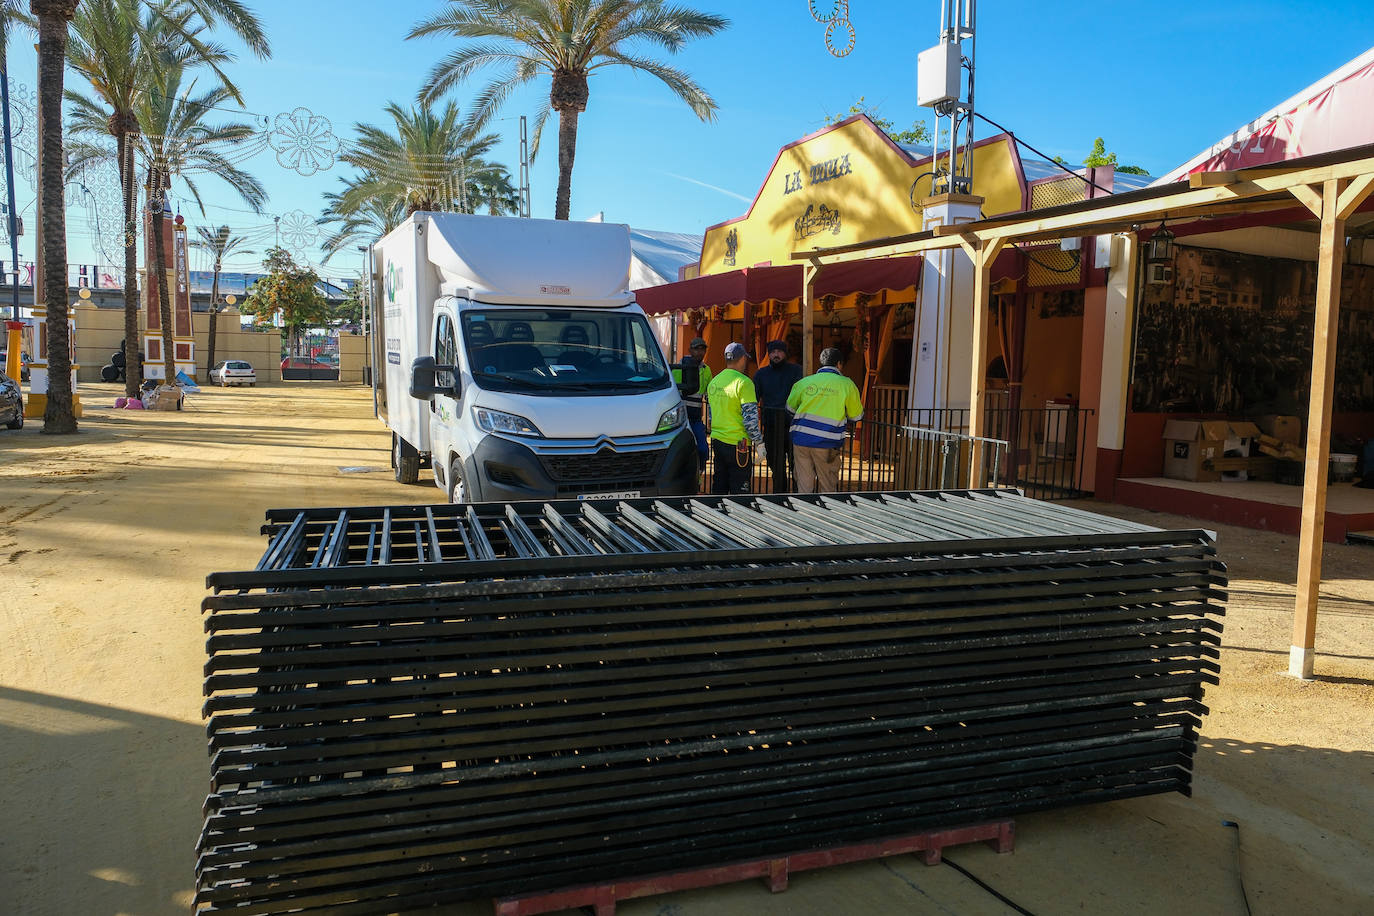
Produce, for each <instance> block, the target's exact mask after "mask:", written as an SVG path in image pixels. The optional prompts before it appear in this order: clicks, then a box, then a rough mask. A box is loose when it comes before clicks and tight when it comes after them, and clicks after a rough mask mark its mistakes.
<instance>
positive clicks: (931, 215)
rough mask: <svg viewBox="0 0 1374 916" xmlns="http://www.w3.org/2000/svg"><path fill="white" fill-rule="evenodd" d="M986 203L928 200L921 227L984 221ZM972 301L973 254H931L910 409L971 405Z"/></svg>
mask: <svg viewBox="0 0 1374 916" xmlns="http://www.w3.org/2000/svg"><path fill="white" fill-rule="evenodd" d="M982 204H983V198H981V197H973V196H970V195H967V194H937V195H936V196H934V197H928V198H926V199H925V200H923V201H922V202H921V207H922V209H921V216H922V220H923V223H922V228H924V229H933V228H935V227H936V226H953V225H958V224H960V223H969V222H973V221H974V220H976V219H979V218H980V217H981V215H982ZM972 301H973V263H972V262H971V261H970V260H969V257H968V255H967V254H965V253H964V251H963V250H962V249H959V248H953V249H942V250H936V251H929V252H927V253H926V255H925V263H924V264H922V266H921V288H920V290H919V291H918V292H917V307H916V315H917V325H916V328H915V331H914V334H913V339H912V342H911V343H912V347H911V381H910V385H909V388H908V391H907V407H909V408H911V409H932V408H933V409H936V410H940V409H944V408H967V407H968V406H969V379H970V377H971V376H970V372H971V370H972V366H971V363H970V351H969V340H970V338H971V336H972V334H973V311H972V309H971V308H970V305H969V304H970V303H971V302H972ZM955 431H956V432H962V430H955Z"/></svg>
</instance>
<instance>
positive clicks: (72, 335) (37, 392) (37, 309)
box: [24, 290, 90, 420]
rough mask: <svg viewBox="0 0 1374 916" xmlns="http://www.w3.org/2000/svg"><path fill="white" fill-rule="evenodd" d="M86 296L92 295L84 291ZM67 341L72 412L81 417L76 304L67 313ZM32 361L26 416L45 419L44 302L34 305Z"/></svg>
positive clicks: (46, 368) (45, 353)
mask: <svg viewBox="0 0 1374 916" xmlns="http://www.w3.org/2000/svg"><path fill="white" fill-rule="evenodd" d="M82 292H83V293H85V294H86V295H87V296H89V295H90V292H89V291H87V290H82ZM67 315H68V317H67V339H68V341H70V344H71V351H72V413H73V415H75V416H76V417H78V418H80V416H81V395H80V393H79V392H78V391H77V390H76V370H78V369H80V368H81V367H80V366H78V365H77V364H76V303H75V302H73V303H71V305H70V306H69V307H68V310H67ZM33 339H34V354H33V362H32V363H30V364H29V396H28V399H27V400H25V401H24V417H25V418H26V419H29V420H39V419H42V417H43V413H44V411H45V410H47V407H48V308H47V306H45V305H43V303H42V300H38V301H35V302H34V306H33Z"/></svg>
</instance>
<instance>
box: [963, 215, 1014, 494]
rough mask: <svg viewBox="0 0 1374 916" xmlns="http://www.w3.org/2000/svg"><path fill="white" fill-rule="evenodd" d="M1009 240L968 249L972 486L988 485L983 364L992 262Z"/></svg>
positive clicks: (979, 242) (970, 244)
mask: <svg viewBox="0 0 1374 916" xmlns="http://www.w3.org/2000/svg"><path fill="white" fill-rule="evenodd" d="M1006 242H1007V240H1006V239H1004V238H991V239H986V240H970V241H968V242H966V243H965V245H964V250H965V251H966V252H967V253H968V256H969V258H970V260H972V261H973V316H972V317H973V322H972V325H971V328H972V333H971V335H970V337H971V339H970V341H969V346H970V348H971V349H972V353H971V354H970V359H969V386H968V397H969V401H968V408H969V409H968V416H969V421H968V434H969V436H970V437H971V438H972V442H970V443H969V466H970V472H969V486H970V487H972V488H975V489H976V488H978V487H981V486H983V485H984V478H985V468H984V466H983V465H984V460H983V443H982V442H981V441H979V440H980V439H982V437H983V433H984V431H985V430H986V429H987V423H986V422H985V419H986V418H985V417H984V415H983V396H984V393H985V389H986V387H987V367H986V366H985V365H984V364H983V359H984V356H985V354H986V352H987V347H988V310H989V308H990V307H991V303H992V262H993V261H995V260H996V259H997V255H998V254H999V253H1000V252H1001V250H1002V247H1003V246H1004V245H1005V244H1006Z"/></svg>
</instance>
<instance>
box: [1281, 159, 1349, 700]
mask: <svg viewBox="0 0 1374 916" xmlns="http://www.w3.org/2000/svg"><path fill="white" fill-rule="evenodd" d="M1339 192H1340V182H1339V181H1338V180H1337V179H1334V178H1333V179H1331V180H1329V181H1327V182H1325V183H1324V184H1323V185H1322V210H1321V218H1322V224H1321V243H1320V248H1319V252H1320V253H1319V255H1318V261H1317V315H1316V321H1315V322H1314V324H1313V327H1312V392H1311V395H1310V396H1309V398H1308V402H1307V467H1306V469H1305V472H1304V474H1303V485H1302V528H1301V531H1300V534H1299V540H1298V594H1297V600H1296V602H1295V604H1294V611H1293V644H1292V648H1291V649H1290V651H1289V655H1288V673H1289V674H1291V675H1293V676H1294V677H1300V678H1310V677H1312V663H1313V649H1314V647H1315V644H1316V636H1317V596H1318V593H1319V591H1320V589H1321V579H1322V535H1323V530H1324V528H1325V527H1326V475H1327V466H1328V464H1329V463H1330V460H1331V404H1332V394H1333V390H1334V388H1335V378H1336V335H1337V331H1338V329H1339V327H1340V324H1339V319H1340V312H1341V265H1342V263H1343V262H1344V261H1345V220H1343V219H1341V218H1340V193H1339Z"/></svg>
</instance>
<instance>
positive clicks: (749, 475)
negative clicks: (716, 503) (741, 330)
mask: <svg viewBox="0 0 1374 916" xmlns="http://www.w3.org/2000/svg"><path fill="white" fill-rule="evenodd" d="M748 365H749V352H748V351H747V350H745V349H744V344H742V343H732V344H729V345H728V346H726V348H725V371H723V372H721V374H720V375H717V376H716V377H715V378H713V379H711V384H709V385H707V386H706V433H707V435H709V436H710V437H711V492H712V493H715V494H718V495H724V494H726V493H748V492H749V490H750V484H751V483H752V480H753V476H754V456H753V452H752V451H751V450H750V448H749V443H751V442H752V443H753V444H754V448H755V449H757V450H758V453H759V460H760V461H767V460H768V451H767V449H765V448H764V446H763V431H762V430H761V429H760V428H759V399H758V395H757V394H756V393H755V391H754V382H753V380H751V379H750V378H749V376H747V375H745V374H744V370H745V368H746V367H747V366H748Z"/></svg>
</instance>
